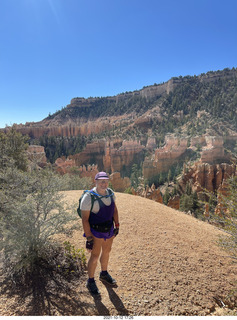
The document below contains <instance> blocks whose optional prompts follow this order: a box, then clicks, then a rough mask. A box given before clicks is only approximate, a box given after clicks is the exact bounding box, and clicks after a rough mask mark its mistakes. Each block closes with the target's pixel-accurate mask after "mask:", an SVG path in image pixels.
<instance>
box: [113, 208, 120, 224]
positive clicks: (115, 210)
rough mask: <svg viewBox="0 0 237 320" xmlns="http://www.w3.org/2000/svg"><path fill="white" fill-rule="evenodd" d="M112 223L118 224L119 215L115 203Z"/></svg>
mask: <svg viewBox="0 0 237 320" xmlns="http://www.w3.org/2000/svg"><path fill="white" fill-rule="evenodd" d="M114 224H115V226H117V225H119V215H118V209H117V206H116V204H114Z"/></svg>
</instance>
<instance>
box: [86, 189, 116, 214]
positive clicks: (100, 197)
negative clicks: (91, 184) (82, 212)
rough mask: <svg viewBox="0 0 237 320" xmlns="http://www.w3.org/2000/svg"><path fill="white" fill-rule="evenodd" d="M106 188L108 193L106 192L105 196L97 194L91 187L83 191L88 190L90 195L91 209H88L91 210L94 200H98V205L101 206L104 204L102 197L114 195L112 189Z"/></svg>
mask: <svg viewBox="0 0 237 320" xmlns="http://www.w3.org/2000/svg"><path fill="white" fill-rule="evenodd" d="M107 190H108V192H109V194H106V195H105V196H101V195H99V194H98V193H96V192H94V191H93V189H92V190H86V191H85V193H86V192H88V193H90V195H91V210H90V211H92V209H93V205H94V202H95V200H97V201H98V202H99V205H100V207H101V206H103V205H104V203H103V201H102V200H101V199H102V198H109V197H112V196H113V195H114V192H113V190H112V189H109V188H108V189H107Z"/></svg>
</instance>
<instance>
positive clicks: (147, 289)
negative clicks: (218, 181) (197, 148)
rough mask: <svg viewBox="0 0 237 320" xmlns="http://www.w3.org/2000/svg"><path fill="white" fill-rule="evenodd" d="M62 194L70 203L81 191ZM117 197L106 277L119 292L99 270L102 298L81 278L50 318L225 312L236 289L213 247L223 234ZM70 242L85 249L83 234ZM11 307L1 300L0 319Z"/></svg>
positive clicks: (150, 204)
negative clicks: (116, 219) (117, 219)
mask: <svg viewBox="0 0 237 320" xmlns="http://www.w3.org/2000/svg"><path fill="white" fill-rule="evenodd" d="M65 194H66V197H67V200H68V201H69V202H74V201H78V198H79V196H80V195H81V191H68V192H65ZM116 197H117V200H116V203H117V207H118V210H119V215H120V233H119V235H118V236H117V237H116V238H115V240H114V243H113V248H112V252H111V256H110V265H109V272H110V273H111V275H112V276H113V277H114V278H115V279H116V280H117V283H118V287H117V288H109V287H107V286H105V285H104V284H102V283H101V282H100V281H99V279H98V276H99V271H100V270H99V265H98V267H97V270H96V275H95V279H96V280H97V285H98V287H99V289H100V291H101V299H97V298H96V299H94V298H93V297H92V296H91V295H90V294H89V293H88V291H87V289H86V287H85V281H86V278H87V276H86V274H85V275H84V276H83V277H82V278H81V279H80V281H78V282H79V283H78V287H77V289H76V295H74V296H71V297H70V299H71V302H72V303H71V307H70V308H67V306H66V305H65V308H63V307H61V308H56V311H55V312H53V313H51V314H55V315H113V316H114V315H131V316H136V315H152V316H156V315H157V316H161V315H199V316H202V315H221V314H222V313H223V310H225V311H226V310H227V309H226V308H225V309H221V308H220V307H219V305H220V306H221V305H222V302H224V303H225V297H226V296H227V295H228V293H229V292H230V290H233V288H234V285H235V286H236V283H235V281H236V279H237V270H236V265H234V264H233V263H232V262H231V260H230V259H229V258H228V257H227V254H226V253H225V252H223V251H222V250H221V249H220V248H219V247H218V246H217V245H216V239H217V237H218V235H219V234H220V233H221V231H219V230H218V229H217V228H216V227H214V226H212V225H210V224H208V223H205V222H202V221H199V220H197V219H195V218H193V217H191V216H188V215H186V214H184V213H182V212H179V211H176V210H174V209H171V208H168V207H166V206H164V205H161V204H159V203H156V202H154V201H151V200H148V199H144V198H141V197H135V196H132V195H128V194H122V193H117V194H116ZM78 223H81V220H80V219H78ZM62 240H63V239H62ZM69 240H70V242H71V243H72V244H73V245H75V246H76V247H77V248H79V247H84V245H85V240H84V239H83V237H82V231H79V232H76V233H75V234H74V236H73V238H72V239H69ZM3 298H4V297H3ZM3 298H2V299H3ZM60 299H61V301H58V303H59V304H61V305H63V304H64V301H63V299H62V298H60ZM218 299H220V300H218ZM233 299H234V298H233ZM221 301H222V302H221ZM1 302H2V303H3V300H2V301H1ZM218 304H219V305H218ZM13 305H14V300H12V301H11V302H9V301H8V303H6V301H5V310H8V311H7V312H8V313H7V314H6V313H5V312H4V313H0V315H11V312H9V309H10V308H11V306H12V307H13ZM2 312H3V308H2ZM231 312H232V313H233V310H232V311H231ZM22 314H25V312H24V311H23V310H22ZM28 314H29V313H28Z"/></svg>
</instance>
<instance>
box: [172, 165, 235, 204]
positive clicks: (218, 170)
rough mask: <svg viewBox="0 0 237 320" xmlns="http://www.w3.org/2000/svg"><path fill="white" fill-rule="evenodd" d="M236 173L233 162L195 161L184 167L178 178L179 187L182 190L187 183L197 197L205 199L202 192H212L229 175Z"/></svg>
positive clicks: (220, 185) (223, 182)
mask: <svg viewBox="0 0 237 320" xmlns="http://www.w3.org/2000/svg"><path fill="white" fill-rule="evenodd" d="M235 174H236V166H235V165H234V164H227V163H222V164H208V163H201V162H197V163H195V164H194V165H193V166H191V167H189V168H186V167H185V168H184V172H183V174H182V177H181V178H180V179H179V180H178V183H179V187H180V188H181V190H182V191H183V192H184V191H185V188H186V185H187V183H189V184H190V185H191V186H192V190H193V192H195V191H196V192H197V193H198V197H199V198H200V199H202V200H205V199H206V197H205V194H203V193H202V192H203V191H205V190H207V191H209V192H214V191H216V190H218V189H219V188H221V187H222V185H223V184H225V182H226V181H227V180H228V178H230V177H231V176H233V175H235Z"/></svg>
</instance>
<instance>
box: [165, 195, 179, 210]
mask: <svg viewBox="0 0 237 320" xmlns="http://www.w3.org/2000/svg"><path fill="white" fill-rule="evenodd" d="M167 206H168V207H171V208H173V209H176V210H179V207H180V196H178V195H176V196H174V197H172V198H171V199H170V200H169V201H168V204H167Z"/></svg>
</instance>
